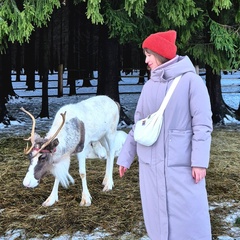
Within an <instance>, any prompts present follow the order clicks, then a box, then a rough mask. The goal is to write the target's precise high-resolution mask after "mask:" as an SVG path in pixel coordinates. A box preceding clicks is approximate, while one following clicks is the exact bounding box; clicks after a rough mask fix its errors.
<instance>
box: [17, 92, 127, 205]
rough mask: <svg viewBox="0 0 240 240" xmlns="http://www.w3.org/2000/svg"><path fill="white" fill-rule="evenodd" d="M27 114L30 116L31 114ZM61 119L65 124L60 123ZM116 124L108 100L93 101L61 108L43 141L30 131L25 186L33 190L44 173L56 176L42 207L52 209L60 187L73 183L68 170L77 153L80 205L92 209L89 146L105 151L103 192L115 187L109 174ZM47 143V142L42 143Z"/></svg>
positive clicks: (116, 109)
mask: <svg viewBox="0 0 240 240" xmlns="http://www.w3.org/2000/svg"><path fill="white" fill-rule="evenodd" d="M22 110H24V109H22ZM24 111H25V112H27V111H26V110H24ZM64 112H66V119H64V115H63V114H62V113H64ZM27 113H28V112H27ZM28 114H29V115H30V113H28ZM61 114H62V117H61ZM31 117H32V118H33V116H32V115H31ZM62 118H63V121H64V120H65V123H62ZM118 121H119V107H118V105H117V104H116V103H115V102H114V101H113V100H112V99H110V98H109V97H107V96H96V97H92V98H89V99H87V100H84V101H81V102H79V103H76V104H69V105H65V106H63V107H62V108H60V109H59V111H58V112H57V114H56V116H55V119H54V121H53V123H52V126H51V128H50V130H49V132H48V133H47V134H46V137H45V138H40V136H39V135H37V134H35V135H34V134H33V131H34V130H33V131H32V135H34V137H33V136H32V137H31V141H32V147H31V148H30V149H29V150H28V151H26V153H28V154H29V156H30V159H31V160H30V165H29V168H28V172H27V174H26V176H25V178H24V180H23V184H24V186H26V187H36V186H37V185H38V184H39V181H40V179H41V177H43V176H44V175H45V174H46V173H47V172H50V173H52V174H53V175H54V176H55V181H54V185H53V189H52V192H51V194H50V196H49V197H48V198H47V200H46V201H45V202H44V203H43V206H51V205H53V204H54V203H55V202H56V201H58V186H59V183H61V185H62V186H64V187H68V185H69V182H72V183H73V182H74V180H73V178H72V177H71V175H70V174H69V166H70V156H71V155H72V154H75V153H76V154H77V158H78V162H79V174H80V177H81V180H82V199H81V203H80V205H81V206H89V205H91V195H90V193H89V190H88V187H87V179H86V155H87V154H88V153H89V147H88V146H89V144H91V143H97V142H98V141H100V142H101V144H102V145H103V148H104V149H107V151H106V152H105V153H104V154H105V156H103V157H104V158H106V172H105V177H104V179H103V185H104V188H103V191H109V190H111V189H112V187H113V185H114V183H113V176H112V174H113V163H114V154H115V139H116V132H117V125H118ZM61 123H62V124H63V126H62V128H61V130H60V132H59V133H58V135H57V138H56V137H55V136H54V134H55V133H56V132H58V128H59V126H60V125H61ZM34 127H35V125H34ZM34 127H33V128H34ZM53 136H54V138H53ZM29 139H30V138H29ZM46 141H48V142H47V143H45V142H46ZM122 141H123V140H122ZM124 141H125V140H124Z"/></svg>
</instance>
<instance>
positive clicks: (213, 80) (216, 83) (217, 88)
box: [206, 65, 235, 125]
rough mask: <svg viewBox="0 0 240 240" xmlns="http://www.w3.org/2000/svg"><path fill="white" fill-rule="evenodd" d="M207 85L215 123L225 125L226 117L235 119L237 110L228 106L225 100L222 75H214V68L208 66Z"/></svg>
mask: <svg viewBox="0 0 240 240" xmlns="http://www.w3.org/2000/svg"><path fill="white" fill-rule="evenodd" d="M206 85H207V88H208V92H209V95H210V101H211V107H212V113H213V116H212V119H213V123H214V124H219V125H223V124H224V118H225V117H226V115H230V116H232V117H235V110H234V109H231V108H230V107H229V106H227V104H226V103H225V102H224V100H223V97H222V89H221V74H220V73H219V74H216V73H213V70H212V68H211V67H210V66H208V65H206Z"/></svg>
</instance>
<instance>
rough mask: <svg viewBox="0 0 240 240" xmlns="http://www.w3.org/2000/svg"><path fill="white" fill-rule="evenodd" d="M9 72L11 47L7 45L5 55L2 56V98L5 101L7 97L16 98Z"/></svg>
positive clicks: (10, 68)
mask: <svg viewBox="0 0 240 240" xmlns="http://www.w3.org/2000/svg"><path fill="white" fill-rule="evenodd" d="M11 70H12V63H11V45H9V46H8V48H7V49H6V54H2V77H3V79H2V81H3V89H4V91H3V97H4V98H5V99H6V100H7V99H8V97H9V96H17V95H16V93H15V92H14V89H13V86H12V79H11Z"/></svg>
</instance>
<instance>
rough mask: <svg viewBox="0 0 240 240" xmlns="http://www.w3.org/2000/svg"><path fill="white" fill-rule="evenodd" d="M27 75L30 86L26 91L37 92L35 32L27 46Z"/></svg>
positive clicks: (27, 82) (27, 83)
mask: <svg viewBox="0 0 240 240" xmlns="http://www.w3.org/2000/svg"><path fill="white" fill-rule="evenodd" d="M42 54H43V53H42ZM40 55H41V54H40ZM25 73H26V85H27V86H28V87H27V89H26V90H27V91H32V90H35V32H33V33H32V35H31V38H30V41H29V43H26V44H25Z"/></svg>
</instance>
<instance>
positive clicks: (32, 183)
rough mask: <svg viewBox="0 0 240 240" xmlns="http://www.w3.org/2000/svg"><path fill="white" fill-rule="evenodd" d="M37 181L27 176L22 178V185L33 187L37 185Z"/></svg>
mask: <svg viewBox="0 0 240 240" xmlns="http://www.w3.org/2000/svg"><path fill="white" fill-rule="evenodd" d="M38 183H39V181H38V180H37V179H35V178H34V179H30V178H28V177H27V176H26V177H25V178H24V180H23V185H24V186H25V187H27V188H35V187H36V186H37V185H38Z"/></svg>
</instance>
